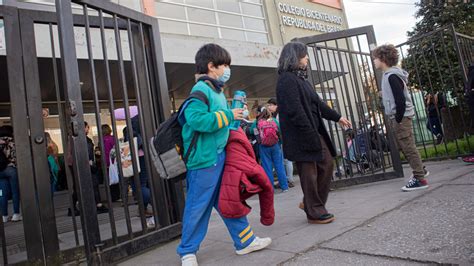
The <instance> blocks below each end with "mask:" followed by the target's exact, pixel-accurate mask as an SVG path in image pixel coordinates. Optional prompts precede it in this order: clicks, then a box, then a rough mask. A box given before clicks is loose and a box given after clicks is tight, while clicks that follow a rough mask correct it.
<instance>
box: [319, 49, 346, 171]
mask: <svg viewBox="0 0 474 266" xmlns="http://www.w3.org/2000/svg"><path fill="white" fill-rule="evenodd" d="M324 47H328V44H327V42H324ZM324 50H325V51H326V57H327V58H328V65H329V71H330V72H331V73H332V72H333V68H332V63H331V57H330V56H329V50H328V49H324ZM331 54H332V58H333V62H334V64H335V68H336V73H342V75H346V73H345V72H344V71H345V70H344V66H343V65H341V66H340V67H341V69H339V64H337V58H336V53H335V51H331ZM338 55H339V54H338ZM339 56H340V55H339ZM321 59H322V60H323V67H324V68H325V66H324V59H323V53H322V51H321ZM337 80H338V84H339V88H341V94H342V95H341V96H342V104H343V106H344V114H345V116H347V114H348V113H349V112H348V111H347V107H348V104H347V103H346V98H347V97H348V95H346V94H345V93H344V90H343V89H342V88H343V85H342V81H341V75H338V76H337ZM332 81H333V82H332V83H333V86H334V91H335V92H336V97H337V98H339V96H338V95H337V90H336V87H337V86H336V83H335V81H334V79H333V80H332ZM340 110H341V115H343V113H342V109H340ZM343 135H344V136H345V134H343ZM343 143H344V148H345V149H346V154H349V147H348V146H347V142H346V140H345V139H343ZM342 164H343V166H344V172H346V171H345V170H346V167H347V166H346V161H345V160H344V158H343V160H342ZM348 164H349V167H347V168H349V175H350V176H351V177H352V176H354V172H353V170H352V165H351V162H350V161H349V162H348ZM346 177H347V173H346Z"/></svg>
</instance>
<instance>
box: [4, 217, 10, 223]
mask: <svg viewBox="0 0 474 266" xmlns="http://www.w3.org/2000/svg"><path fill="white" fill-rule="evenodd" d="M9 219H10V217H9V216H8V215H7V216H3V223H6V222H8V220H9Z"/></svg>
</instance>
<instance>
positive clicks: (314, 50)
mask: <svg viewBox="0 0 474 266" xmlns="http://www.w3.org/2000/svg"><path fill="white" fill-rule="evenodd" d="M308 47H309V48H310V49H311V50H312V51H313V55H314V61H315V64H316V68H317V73H318V76H319V84H320V86H321V92H322V95H323V100H324V101H327V98H326V92H325V88H324V87H325V86H324V83H325V82H327V83H329V82H328V79H327V78H324V79H323V77H322V72H324V73H326V72H325V68H324V67H323V68H321V65H320V62H319V57H318V49H317V48H315V46H314V45H310V46H308ZM310 63H311V62H310ZM321 63H322V64H324V59H323V58H322V56H321ZM309 66H310V68H309V70H310V73H311V77H313V75H314V72H313V71H312V68H311V64H310V65H309ZM331 75H332V71H331ZM312 79H313V86H314V85H316V82H314V78H312ZM333 82H334V81H333ZM329 91H330V88H329V86H328V92H329ZM316 93H317V92H316ZM328 125H329V131H330V137H331V141H332V142H333V143H334V133H333V131H332V124H331V122H329V121H328ZM336 134H337V132H336ZM337 135H338V134H337ZM338 136H339V135H338ZM340 144H341V143H340V140H339V145H340ZM339 147H340V146H339ZM336 167H337V171H339V169H340V167H339V161H338V160H336Z"/></svg>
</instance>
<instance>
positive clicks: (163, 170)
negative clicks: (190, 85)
mask: <svg viewBox="0 0 474 266" xmlns="http://www.w3.org/2000/svg"><path fill="white" fill-rule="evenodd" d="M191 99H198V100H200V101H202V102H204V103H205V104H206V105H207V106H208V108H209V99H208V98H207V96H206V95H205V94H204V93H203V92H201V91H195V92H193V93H191V94H190V95H189V97H188V98H187V99H186V100H185V101H184V103H183V104H182V105H181V107H180V108H179V110H178V112H176V113H174V114H173V115H171V117H170V118H169V119H168V120H166V121H165V122H163V123H162V124H161V125H160V126H159V128H158V130H157V131H156V134H155V136H154V137H152V138H151V140H150V142H151V143H150V144H151V145H150V149H151V157H152V160H153V164H154V166H155V168H156V170H157V171H158V173H159V174H160V176H161V177H162V178H163V179H171V178H174V177H177V176H180V175H182V174H184V173H186V163H187V161H188V158H189V155H190V154H191V151H192V150H193V149H194V147H195V146H196V142H197V140H198V137H199V134H200V133H199V132H194V135H193V138H192V140H191V144H190V145H189V148H188V150H187V151H186V154H183V152H184V144H183V137H182V135H181V131H182V129H183V128H182V127H183V125H184V123H185V121H184V110H185V109H186V107H187V105H188V104H189V102H190V100H191Z"/></svg>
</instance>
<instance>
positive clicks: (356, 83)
mask: <svg viewBox="0 0 474 266" xmlns="http://www.w3.org/2000/svg"><path fill="white" fill-rule="evenodd" d="M344 39H345V40H346V45H347V47H351V45H350V44H349V39H348V38H344ZM344 54H345V55H346V56H345V58H346V63H347V64H348V65H350V67H351V69H352V71H349V78H350V80H351V84H352V85H353V87H352V92H353V93H354V96H356V100H358V101H359V104H360V106H361V108H362V110H359V108H356V112H357V114H358V116H359V123H360V120H361V119H362V121H363V126H362V131H363V138H364V139H365V142H366V148H368V150H369V151H368V152H367V150H366V153H367V154H366V156H368V158H369V160H370V161H373V160H372V152H371V148H370V139H369V138H368V136H369V135H368V134H369V130H368V128H367V123H366V121H365V113H364V108H363V101H362V98H361V95H360V94H361V90H360V86H359V85H362V82H360V83H359V80H358V79H357V76H358V75H357V73H358V72H357V67H356V65H355V64H354V58H353V55H352V54H350V53H344ZM348 58H349V59H350V60H349V59H348ZM364 97H365V96H364ZM361 114H362V116H361ZM354 122H355V121H354ZM364 131H365V132H364ZM369 166H370V169H371V170H372V174H374V169H373V166H372V165H371V164H369ZM362 167H365V166H364V165H362Z"/></svg>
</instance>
